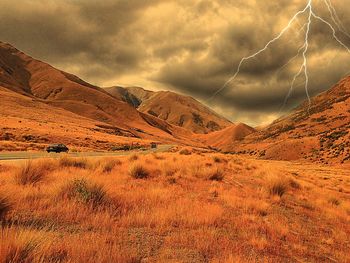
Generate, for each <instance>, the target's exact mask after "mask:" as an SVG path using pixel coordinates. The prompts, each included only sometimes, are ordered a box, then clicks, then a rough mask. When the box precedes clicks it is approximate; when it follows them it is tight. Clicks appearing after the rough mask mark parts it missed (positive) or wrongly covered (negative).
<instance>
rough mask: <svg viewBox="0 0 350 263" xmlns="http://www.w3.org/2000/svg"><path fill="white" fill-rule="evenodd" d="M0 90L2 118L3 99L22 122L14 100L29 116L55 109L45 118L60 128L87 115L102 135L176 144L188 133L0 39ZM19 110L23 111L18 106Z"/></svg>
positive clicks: (28, 117)
mask: <svg viewBox="0 0 350 263" xmlns="http://www.w3.org/2000/svg"><path fill="white" fill-rule="evenodd" d="M0 88H1V94H2V95H3V97H2V100H1V102H2V106H3V107H2V109H1V112H0V117H6V115H5V112H8V111H9V109H4V105H5V102H6V105H7V107H9V108H10V109H11V110H12V117H16V116H13V114H15V113H16V114H17V117H18V119H19V120H20V121H23V122H24V120H21V118H26V119H27V120H28V119H30V116H28V115H25V116H23V114H22V113H21V112H19V111H17V110H16V109H17V108H19V107H18V105H17V104H20V103H22V102H23V104H25V105H27V106H28V109H27V110H32V111H33V115H35V116H37V112H35V111H36V110H37V109H41V110H42V108H43V107H45V108H46V109H47V113H46V114H47V115H50V117H53V116H52V115H51V112H54V113H57V112H60V114H58V115H57V116H56V118H51V121H56V122H57V123H60V124H61V126H63V127H64V126H69V125H70V123H69V122H68V123H64V122H62V121H61V120H65V119H66V118H65V117H66V116H69V118H77V119H78V120H79V119H81V120H82V122H84V121H85V120H86V119H88V120H89V125H90V124H91V123H93V122H94V123H95V126H96V125H97V126H98V128H96V127H95V128H96V129H99V130H103V131H104V132H103V133H106V134H111V133H112V134H114V135H117V136H124V137H129V138H139V139H143V140H145V139H146V140H158V141H163V142H168V143H174V142H175V143H180V144H181V143H187V142H189V141H190V138H191V136H192V133H191V132H189V131H187V130H185V129H183V128H181V127H177V126H174V125H171V124H168V123H164V121H163V120H161V119H157V118H156V117H154V116H151V115H149V114H147V113H142V112H139V111H138V110H137V109H135V107H133V106H131V105H130V104H129V103H127V102H125V101H124V100H122V99H119V98H117V97H115V96H112V95H110V94H109V93H108V92H106V91H105V90H104V89H102V88H99V87H97V86H94V85H91V84H89V83H87V82H85V81H83V80H81V79H80V78H78V77H77V76H74V75H72V74H69V73H66V72H63V71H61V70H58V69H56V68H54V67H52V66H50V65H49V64H47V63H44V62H42V61H39V60H36V59H34V58H32V57H30V56H28V55H26V54H24V53H23V52H21V51H19V50H17V49H16V48H15V47H13V46H11V45H9V44H6V43H2V42H0ZM13 93H16V94H13ZM29 101H31V102H34V103H29ZM11 103H12V104H11ZM43 104H45V106H44V105H43ZM22 110H23V111H25V109H24V108H22ZM40 112H41V113H43V112H42V111H40ZM72 114H73V115H72ZM72 116H74V117H72ZM69 118H68V119H69ZM78 120H77V121H78ZM83 120H84V121H83ZM23 122H22V123H23ZM83 126H84V125H83ZM101 127H102V128H101ZM90 128H91V127H90ZM27 130H31V127H27ZM53 132H56V130H53ZM0 135H1V134H0ZM71 136H74V134H72V135H71ZM102 138H103V137H102ZM121 140H122V139H120V140H119V141H121ZM102 141H103V140H102ZM125 141H127V140H125Z"/></svg>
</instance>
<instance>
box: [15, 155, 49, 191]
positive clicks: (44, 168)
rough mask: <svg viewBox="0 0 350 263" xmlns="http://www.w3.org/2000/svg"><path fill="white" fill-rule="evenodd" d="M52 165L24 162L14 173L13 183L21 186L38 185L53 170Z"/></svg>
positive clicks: (39, 162) (43, 162) (42, 162)
mask: <svg viewBox="0 0 350 263" xmlns="http://www.w3.org/2000/svg"><path fill="white" fill-rule="evenodd" d="M53 165H54V164H53V162H51V161H31V160H30V161H26V162H25V163H24V164H22V165H21V166H20V167H19V169H18V170H17V172H16V173H15V177H14V178H15V181H16V182H17V183H18V184H21V185H28V184H33V185H34V184H37V183H40V182H42V181H43V180H44V179H45V177H46V175H47V173H48V172H50V170H52V169H54V167H53Z"/></svg>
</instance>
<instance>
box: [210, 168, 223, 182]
mask: <svg viewBox="0 0 350 263" xmlns="http://www.w3.org/2000/svg"><path fill="white" fill-rule="evenodd" d="M208 179H209V180H211V181H222V180H223V179H224V171H223V170H222V169H220V168H219V167H217V168H215V169H213V170H211V171H210V173H209V177H208Z"/></svg>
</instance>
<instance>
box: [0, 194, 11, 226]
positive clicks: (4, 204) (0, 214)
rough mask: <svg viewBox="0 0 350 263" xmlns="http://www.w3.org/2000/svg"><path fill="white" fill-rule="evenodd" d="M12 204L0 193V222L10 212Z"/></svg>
mask: <svg viewBox="0 0 350 263" xmlns="http://www.w3.org/2000/svg"><path fill="white" fill-rule="evenodd" d="M11 208H12V204H11V202H10V200H9V199H8V198H7V197H6V196H5V195H3V194H1V193H0V221H2V220H3V219H4V218H5V216H6V214H7V213H8V212H9V211H10V210H11Z"/></svg>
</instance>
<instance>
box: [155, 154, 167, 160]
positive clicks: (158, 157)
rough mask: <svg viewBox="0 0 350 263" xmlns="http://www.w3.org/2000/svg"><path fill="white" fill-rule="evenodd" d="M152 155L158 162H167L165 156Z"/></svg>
mask: <svg viewBox="0 0 350 263" xmlns="http://www.w3.org/2000/svg"><path fill="white" fill-rule="evenodd" d="M152 155H153V157H154V159H156V160H165V156H163V155H160V154H157V153H153V154H152Z"/></svg>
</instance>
